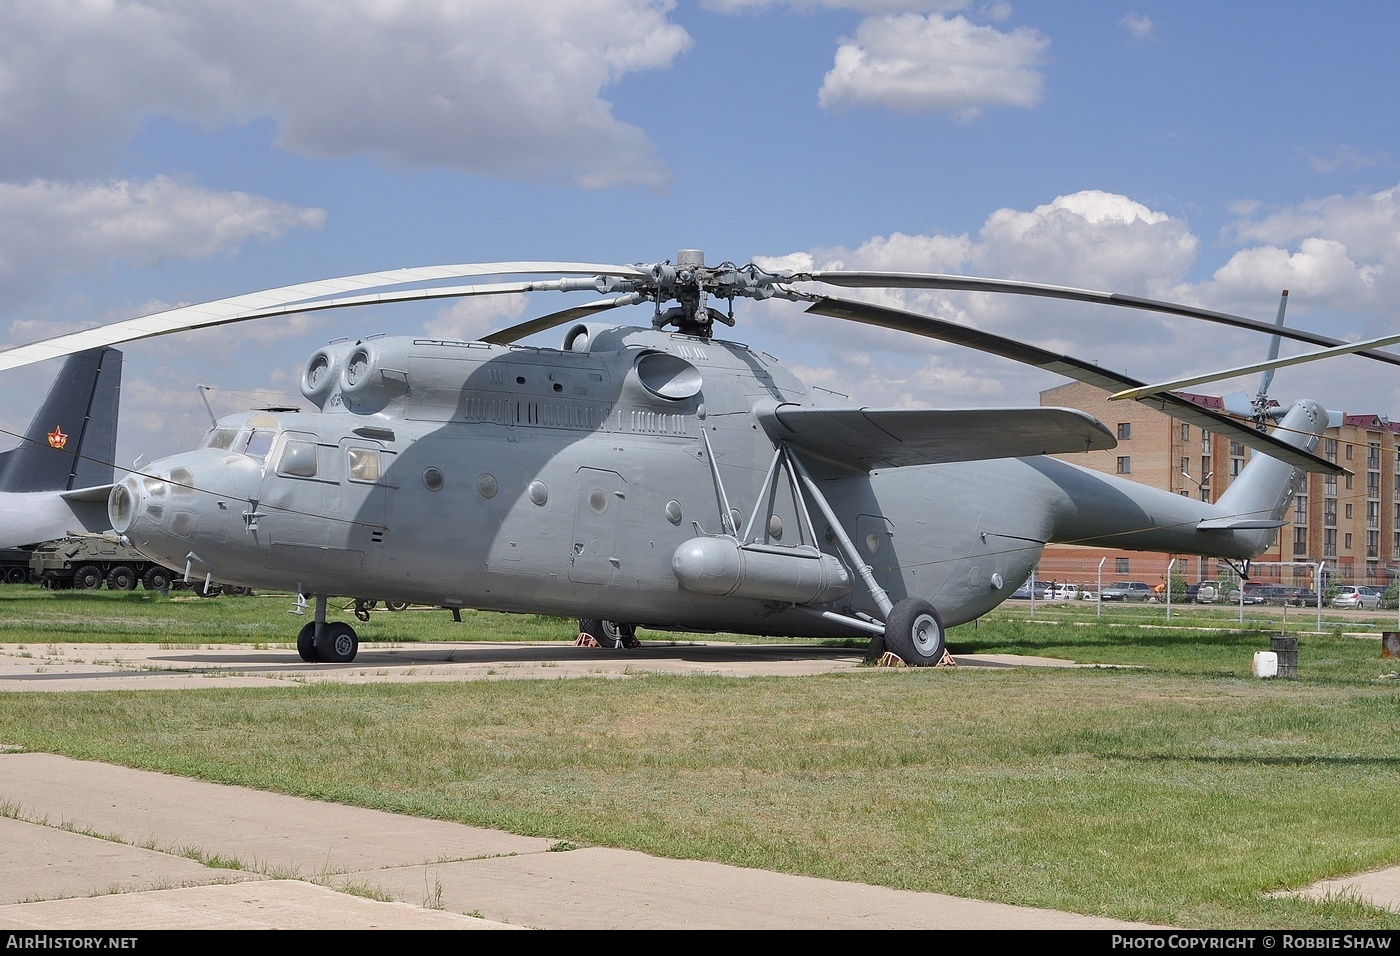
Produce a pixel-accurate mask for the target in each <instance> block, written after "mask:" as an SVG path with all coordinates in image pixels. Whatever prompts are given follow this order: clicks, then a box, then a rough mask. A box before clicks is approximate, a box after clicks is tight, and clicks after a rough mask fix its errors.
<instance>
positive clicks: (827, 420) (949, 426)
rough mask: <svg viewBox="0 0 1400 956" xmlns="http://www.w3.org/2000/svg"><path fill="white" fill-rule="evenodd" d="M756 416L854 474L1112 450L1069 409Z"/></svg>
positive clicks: (777, 410) (1093, 425)
mask: <svg viewBox="0 0 1400 956" xmlns="http://www.w3.org/2000/svg"><path fill="white" fill-rule="evenodd" d="M755 414H756V415H757V416H758V420H759V422H760V424H762V425H763V430H764V431H765V432H767V434H768V437H769V438H771V439H773V441H775V442H780V441H781V442H787V443H788V444H789V445H792V446H793V447H794V448H797V449H799V450H801V451H804V452H807V453H809V454H811V455H814V456H816V457H818V458H821V459H823V460H824V461H827V462H830V463H831V464H833V465H836V466H838V467H841V468H844V469H847V470H850V471H853V472H858V473H865V472H869V471H873V470H875V469H877V468H895V467H900V466H903V465H927V464H937V463H943V462H954V461H983V460H987V459H992V458H1021V457H1024V456H1028V455H1055V454H1063V453H1068V452H1082V451H1098V450H1101V449H1105V448H1113V447H1115V446H1116V445H1117V444H1118V441H1117V439H1116V438H1114V437H1113V434H1112V433H1111V432H1110V431H1109V430H1108V429H1107V428H1106V427H1105V426H1104V425H1103V424H1102V423H1101V422H1099V420H1098V419H1096V418H1094V417H1093V416H1092V415H1090V414H1088V413H1087V412H1081V411H1079V410H1078V409H1072V408H1040V407H1036V408H963V409H927V408H812V407H810V406H802V405H779V404H777V403H771V402H770V403H767V404H766V406H765V405H761V406H759V407H758V408H756V409H755Z"/></svg>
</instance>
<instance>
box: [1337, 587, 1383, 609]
mask: <svg viewBox="0 0 1400 956" xmlns="http://www.w3.org/2000/svg"><path fill="white" fill-rule="evenodd" d="M1332 606H1333V607H1358V608H1371V609H1374V608H1378V607H1380V606H1381V592H1380V591H1377V590H1376V589H1375V588H1368V587H1366V586H1365V585H1360V586H1357V585H1353V584H1347V585H1343V586H1342V587H1339V588H1337V594H1336V596H1335V597H1333V598H1332Z"/></svg>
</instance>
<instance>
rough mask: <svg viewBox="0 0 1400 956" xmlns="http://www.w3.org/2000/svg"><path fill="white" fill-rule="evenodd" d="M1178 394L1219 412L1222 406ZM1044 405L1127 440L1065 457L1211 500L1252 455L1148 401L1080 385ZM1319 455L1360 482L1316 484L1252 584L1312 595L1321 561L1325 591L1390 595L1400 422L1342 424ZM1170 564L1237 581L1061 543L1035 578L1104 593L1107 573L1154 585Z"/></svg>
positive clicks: (1297, 503) (1150, 556) (1216, 569)
mask: <svg viewBox="0 0 1400 956" xmlns="http://www.w3.org/2000/svg"><path fill="white" fill-rule="evenodd" d="M1179 394H1181V395H1182V397H1184V398H1188V399H1190V400H1191V401H1194V402H1197V403H1199V404H1200V405H1202V406H1203V407H1206V408H1210V409H1212V410H1215V411H1219V410H1220V408H1221V402H1220V399H1219V398H1215V397H1213V396H1207V395H1192V394H1188V393H1179ZM1040 404H1041V405H1042V406H1061V407H1065V408H1077V409H1080V410H1082V411H1086V412H1088V413H1089V414H1091V415H1093V416H1094V417H1095V418H1097V419H1098V420H1099V421H1101V422H1103V423H1104V424H1105V425H1107V426H1108V428H1109V429H1110V430H1111V431H1113V433H1114V434H1115V435H1116V436H1117V438H1118V447H1116V448H1112V449H1109V450H1107V451H1094V452H1088V453H1085V454H1076V455H1059V456H1056V457H1059V458H1063V459H1065V460H1066V461H1073V462H1075V463H1076V464H1080V465H1083V466H1085V467H1088V468H1092V469H1094V470H1095V471H1101V472H1105V473H1107V474H1117V475H1121V476H1122V477H1124V478H1129V479H1131V480H1133V481H1138V482H1142V483H1143V484H1147V485H1152V486H1154V487H1157V488H1163V489H1166V490H1169V491H1174V492H1176V493H1178V494H1182V495H1191V496H1193V497H1199V498H1201V499H1202V500H1205V501H1215V500H1217V499H1218V498H1219V497H1220V495H1221V493H1222V492H1224V490H1225V489H1226V488H1228V487H1229V486H1230V481H1231V480H1232V479H1233V478H1234V477H1235V476H1236V475H1238V474H1239V473H1240V470H1241V469H1242V468H1244V466H1245V463H1246V462H1248V460H1249V457H1250V455H1251V451H1250V449H1248V448H1246V447H1244V446H1243V445H1241V444H1239V443H1238V442H1232V441H1229V440H1228V439H1226V438H1223V437H1221V436H1219V435H1214V434H1210V433H1208V432H1204V431H1202V429H1200V428H1198V427H1196V426H1195V425H1188V424H1186V423H1184V422H1179V421H1177V420H1176V419H1174V418H1171V417H1170V416H1168V415H1165V414H1163V413H1162V412H1159V411H1157V410H1156V409H1153V408H1150V407H1148V406H1147V405H1144V404H1141V403H1139V402H1130V401H1121V402H1112V401H1109V399H1108V394H1107V393H1106V392H1104V391H1103V390H1101V389H1098V388H1095V387H1094V386H1092V385H1086V384H1083V383H1081V382H1072V383H1070V384H1068V385H1061V386H1059V387H1058V388H1052V389H1047V390H1046V391H1044V392H1041V393H1040ZM1318 453H1319V454H1320V455H1322V457H1324V458H1327V459H1328V460H1329V461H1335V462H1337V463H1338V464H1340V465H1342V466H1343V467H1344V468H1346V469H1348V470H1349V471H1351V472H1352V474H1350V475H1339V476H1335V477H1334V476H1330V475H1329V476H1324V475H1316V474H1310V475H1309V476H1308V485H1307V491H1306V493H1305V494H1300V495H1298V496H1297V497H1296V498H1295V499H1294V502H1293V507H1292V508H1291V509H1290V512H1289V515H1288V518H1289V519H1290V520H1289V523H1288V524H1287V525H1285V526H1284V527H1282V528H1280V529H1279V534H1278V539H1277V540H1276V541H1275V543H1274V545H1273V546H1272V547H1271V548H1270V549H1269V550H1268V551H1266V552H1264V553H1263V554H1261V555H1259V556H1258V557H1257V558H1255V567H1254V568H1253V569H1252V571H1251V577H1253V578H1258V579H1261V580H1266V581H1273V582H1278V583H1283V584H1299V585H1303V586H1309V587H1311V586H1314V584H1315V582H1314V580H1313V576H1314V572H1315V570H1316V569H1317V568H1316V566H1317V565H1318V563H1319V562H1321V563H1322V568H1321V571H1322V580H1321V581H1319V582H1316V583H1317V584H1320V585H1321V586H1324V587H1325V586H1327V585H1329V584H1370V585H1376V586H1380V587H1384V586H1386V585H1387V584H1389V583H1390V581H1391V580H1392V578H1393V577H1394V576H1395V575H1397V574H1400V423H1391V422H1388V421H1386V420H1385V419H1384V418H1381V417H1380V416H1377V415H1344V416H1343V420H1342V422H1341V423H1340V424H1334V425H1332V427H1330V428H1328V429H1327V432H1326V434H1325V435H1324V437H1323V440H1322V443H1321V444H1320V445H1319V446H1318ZM1173 559H1175V560H1174V563H1172V562H1173ZM1284 562H1299V563H1298V564H1285V563H1284ZM1169 563H1170V564H1171V572H1172V577H1173V579H1174V580H1181V579H1184V580H1186V581H1188V582H1193V581H1199V580H1202V579H1211V580H1214V579H1217V578H1220V577H1228V576H1229V574H1230V571H1229V567H1228V565H1226V564H1224V563H1223V562H1217V561H1215V560H1214V559H1212V558H1201V557H1197V556H1195V555H1167V554H1157V553H1150V552H1144V551H1118V550H1111V549H1105V548H1078V547H1073V546H1066V545H1051V546H1050V547H1047V548H1046V550H1045V554H1044V556H1043V557H1042V558H1041V562H1040V570H1039V571H1038V572H1037V576H1038V577H1040V578H1042V579H1051V578H1053V579H1056V580H1059V581H1073V582H1077V583H1082V584H1087V585H1089V586H1094V585H1096V584H1097V582H1098V579H1099V575H1100V574H1101V575H1102V580H1103V583H1105V584H1107V583H1109V582H1111V581H1117V580H1123V579H1126V580H1133V581H1146V582H1148V583H1149V584H1153V585H1156V584H1158V583H1160V582H1161V581H1163V580H1165V577H1166V573H1167V567H1168V564H1169Z"/></svg>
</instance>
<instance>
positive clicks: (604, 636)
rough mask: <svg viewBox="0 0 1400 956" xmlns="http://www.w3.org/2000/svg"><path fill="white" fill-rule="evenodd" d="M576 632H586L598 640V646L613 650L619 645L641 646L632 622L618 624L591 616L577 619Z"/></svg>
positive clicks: (626, 646) (628, 646)
mask: <svg viewBox="0 0 1400 956" xmlns="http://www.w3.org/2000/svg"><path fill="white" fill-rule="evenodd" d="M578 632H579V633H580V634H587V635H588V636H589V637H591V638H593V640H595V641H597V642H598V646H599V647H606V648H608V649H610V650H615V649H617V648H619V647H625V648H633V647H641V646H642V642H641V641H639V640H637V628H636V626H635V625H632V624H618V623H617V622H616V621H601V620H599V619H597V618H592V617H581V618H579V619H578Z"/></svg>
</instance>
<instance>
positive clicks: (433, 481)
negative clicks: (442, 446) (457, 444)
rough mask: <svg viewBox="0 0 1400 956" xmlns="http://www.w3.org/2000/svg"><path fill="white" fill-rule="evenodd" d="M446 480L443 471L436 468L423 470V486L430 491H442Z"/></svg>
mask: <svg viewBox="0 0 1400 956" xmlns="http://www.w3.org/2000/svg"><path fill="white" fill-rule="evenodd" d="M445 480H446V479H444V478H443V477H442V472H441V471H439V470H438V469H436V468H428V469H425V470H424V472H423V487H424V488H427V489H428V490H429V491H441V490H442V486H443V482H444V481H445Z"/></svg>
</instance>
